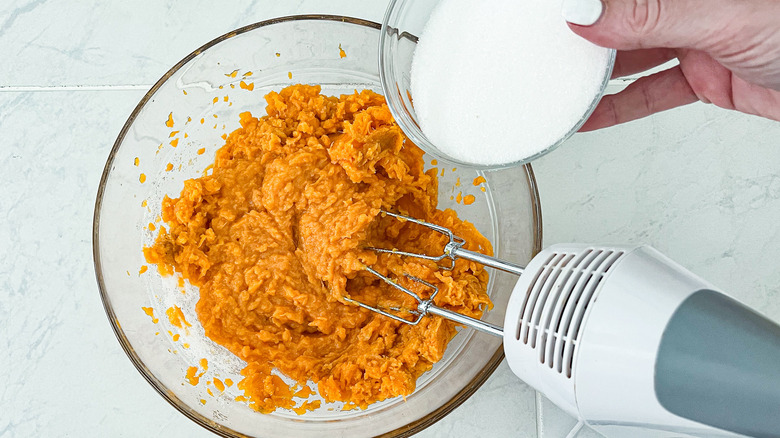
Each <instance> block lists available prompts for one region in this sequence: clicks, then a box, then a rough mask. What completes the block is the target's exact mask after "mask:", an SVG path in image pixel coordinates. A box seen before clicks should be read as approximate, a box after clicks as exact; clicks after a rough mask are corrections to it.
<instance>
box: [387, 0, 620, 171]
mask: <svg viewBox="0 0 780 438" xmlns="http://www.w3.org/2000/svg"><path fill="white" fill-rule="evenodd" d="M439 3H440V0H391V1H390V3H389V4H388V6H387V10H386V12H385V16H384V19H383V20H382V29H381V32H380V36H379V78H380V81H381V83H382V89H383V90H384V92H385V98H386V99H387V104H388V106H389V107H390V112H391V113H392V114H393V117H395V120H396V121H397V122H398V125H399V126H400V128H401V129H402V130H403V132H404V134H406V136H407V137H409V139H411V140H412V141H413V142H414V143H415V144H416V145H418V146H419V147H421V148H422V149H423V150H424V151H425V152H426V153H428V154H430V155H431V156H433V157H436V158H437V159H440V160H445V161H447V162H450V163H453V164H455V165H458V166H461V167H469V168H473V169H479V170H490V169H503V168H508V167H515V166H519V165H521V164H525V163H529V162H531V161H533V160H535V159H537V158H539V157H541V156H542V155H545V154H547V153H549V152H550V151H552V150H553V149H555V148H557V147H558V146H560V145H561V144H562V143H563V142H564V141H566V140H567V139H568V138H569V137H571V136H572V135H573V134H574V133H575V132H577V131H578V130H579V129H580V127H581V126H582V125H583V124H584V123H585V121H586V120H588V117H590V114H591V113H592V112H593V110H594V109H595V108H596V105H597V104H598V103H599V101H600V100H601V96H603V94H604V91H605V89H606V87H607V83H608V82H609V79H610V77H611V75H612V68H613V66H614V64H615V53H616V52H615V50H610V54H609V58H608V61H607V66H606V68H605V70H604V76H603V79H602V83H601V87H600V90H599V93H598V94H597V95H596V96H595V98H594V99H593V101H592V102H591V104H590V105H589V107H588V110H587V111H586V112H585V113H584V114H583V115H582V118H581V119H580V120H579V121H578V122H577V124H575V125H574V126H573V127H572V128H571V129H570V130H569V131H568V132H567V133H566V134H565V135H564V136H563V137H561V138H560V139H559V140H558V141H556V142H555V143H553V144H552V145H550V146H549V147H547V148H545V149H544V150H543V151H541V152H538V153H536V154H534V155H532V156H530V157H528V158H525V159H523V160H519V161H515V162H510V163H502V164H490V165H483V164H474V163H468V162H464V161H461V160H458V159H456V158H453V157H451V156H449V155H448V154H446V153H444V152H442V151H441V150H440V149H439V148H437V147H436V145H434V144H433V143H432V142H431V141H430V140H429V139H428V137H426V136H425V133H423V131H422V128H421V127H420V124H419V122H418V120H417V114H416V113H415V111H414V105H413V103H412V100H413V96H412V92H411V70H412V59H413V57H414V51H415V48H416V47H417V40H418V36H419V35H420V34H422V31H423V29H424V28H425V25H426V24H427V22H428V19H429V17H430V16H431V13H432V12H433V11H434V9H435V8H436V6H437V5H438V4H439Z"/></svg>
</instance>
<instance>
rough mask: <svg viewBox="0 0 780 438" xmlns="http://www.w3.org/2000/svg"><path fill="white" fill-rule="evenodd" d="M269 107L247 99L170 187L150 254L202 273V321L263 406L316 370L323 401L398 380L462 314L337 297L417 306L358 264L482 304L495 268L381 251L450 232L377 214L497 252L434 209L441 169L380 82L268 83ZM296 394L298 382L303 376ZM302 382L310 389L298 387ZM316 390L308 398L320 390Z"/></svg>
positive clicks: (369, 395)
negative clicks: (275, 87)
mask: <svg viewBox="0 0 780 438" xmlns="http://www.w3.org/2000/svg"><path fill="white" fill-rule="evenodd" d="M265 100H266V102H267V107H266V112H267V115H265V116H263V117H261V118H256V117H253V116H252V115H251V114H250V113H243V114H241V120H240V122H241V128H239V129H237V130H236V131H234V132H233V133H231V134H230V135H229V136H228V137H227V140H226V143H225V145H224V146H223V147H222V148H220V149H219V150H218V151H217V153H216V158H215V162H214V165H213V166H212V167H211V168H210V170H209V171H207V173H206V174H205V175H204V176H203V177H201V178H197V179H191V180H188V181H185V183H184V189H183V190H182V192H181V195H180V197H179V198H176V199H171V198H168V197H166V198H165V199H164V201H163V206H162V217H163V220H164V221H165V222H166V224H167V229H166V227H160V231H159V235H158V236H157V239H156V241H155V243H154V245H153V246H151V247H149V248H145V251H144V252H145V256H146V258H147V260H148V261H149V262H150V263H156V264H157V266H158V269H159V270H160V272H162V273H163V274H170V273H172V272H173V271H176V272H179V273H180V274H181V275H182V276H183V277H184V278H185V279H187V280H188V281H189V282H191V283H192V284H193V285H195V286H197V287H198V288H199V293H200V298H199V301H198V304H197V307H196V310H197V314H198V319H199V321H200V323H201V324H202V325H203V327H204V328H205V332H206V335H207V336H208V337H209V338H211V339H213V340H214V341H215V342H217V343H219V344H221V345H223V346H225V347H226V348H228V349H229V350H230V351H232V352H233V353H234V354H236V355H237V356H238V357H240V358H241V359H243V360H244V361H246V363H247V366H246V368H245V369H244V370H243V371H242V375H243V376H244V378H243V380H242V381H241V382H240V383H239V386H238V388H239V389H241V390H243V391H244V394H245V395H246V398H247V399H248V400H249V402H250V405H251V406H252V407H253V408H255V409H256V410H258V411H261V412H271V411H273V410H275V409H277V408H287V409H291V408H293V407H294V405H295V403H294V402H293V397H295V396H296V391H295V388H296V385H292V386H290V385H287V384H286V383H284V381H283V380H282V379H281V378H280V377H279V376H278V375H276V372H275V373H272V370H274V369H276V370H278V372H281V373H282V374H284V375H285V376H288V377H290V378H292V379H293V380H295V381H296V382H298V385H302V384H305V383H306V382H307V381H313V382H315V383H316V384H317V387H318V390H319V393H320V395H321V396H322V397H323V398H324V399H325V400H326V401H329V402H335V401H340V402H344V403H345V404H346V406H347V407H360V408H365V407H366V406H367V405H368V404H370V403H373V402H376V401H380V400H384V399H386V398H390V397H396V396H406V395H409V394H410V393H412V391H414V388H415V381H416V379H417V378H418V377H419V376H420V375H421V374H422V373H424V372H426V371H428V370H429V369H431V366H432V364H433V363H435V362H436V361H438V360H440V359H441V357H442V355H443V354H444V350H445V347H446V346H447V343H448V342H449V341H450V339H451V338H452V337H453V336H454V335H455V333H456V330H455V324H454V323H453V322H451V321H448V320H445V319H442V318H440V317H438V316H428V317H425V318H423V319H422V321H421V322H420V323H419V324H418V325H415V326H412V325H407V324H403V323H400V322H397V321H394V320H391V319H390V318H387V317H384V316H381V315H379V314H376V313H374V312H370V311H368V310H365V309H362V308H359V307H357V306H355V305H352V304H349V303H347V302H346V301H344V299H343V298H344V297H351V298H353V299H355V300H359V301H362V302H365V303H367V304H369V305H377V306H380V307H383V308H390V307H394V306H395V307H400V308H407V309H408V308H414V302H413V301H412V300H411V298H409V297H407V296H406V295H404V294H403V293H401V292H399V291H397V290H395V289H393V288H392V287H390V286H388V285H387V284H385V283H383V282H382V281H381V280H379V279H378V278H376V277H374V276H373V275H371V274H370V273H369V272H367V271H366V270H365V269H364V266H366V265H368V266H372V267H373V268H375V269H377V270H378V271H380V272H381V273H383V274H385V275H388V276H390V277H392V278H396V279H398V281H400V282H402V283H403V284H404V285H405V286H407V287H408V288H410V289H412V290H414V291H415V292H417V293H418V294H420V295H422V296H424V297H427V296H429V295H430V293H431V290H429V289H428V288H426V287H424V286H421V285H420V284H417V283H414V282H412V281H410V280H407V279H406V278H405V277H404V274H405V273H409V274H412V275H414V276H416V277H419V278H421V279H423V280H426V281H428V282H430V283H432V284H434V285H436V286H438V287H439V289H440V291H439V294H438V295H437V296H436V300H435V301H436V304H437V305H438V306H442V307H445V308H448V309H451V310H454V311H456V312H459V313H462V314H465V315H468V316H472V317H475V318H479V317H480V316H481V315H482V312H483V310H485V309H486V308H488V307H490V306H491V303H490V300H489V298H488V296H487V294H486V293H485V289H486V285H487V281H488V274H487V272H486V271H485V270H484V269H483V268H482V267H481V266H480V265H477V264H474V263H472V262H468V261H465V260H459V261H458V262H457V263H456V265H455V268H454V269H453V270H452V271H446V270H442V269H440V268H439V267H437V265H436V263H435V262H431V261H426V260H420V259H415V258H402V257H399V256H398V255H394V254H382V255H379V254H377V253H375V252H373V251H371V250H367V249H365V248H366V247H369V246H374V247H383V248H398V249H403V250H408V251H416V252H423V253H431V254H433V253H441V251H442V248H443V246H444V243H445V237H444V236H442V235H441V234H438V233H436V232H434V231H432V230H429V229H427V228H424V227H421V226H419V225H414V224H411V223H406V222H402V221H399V220H397V219H394V218H391V217H387V216H383V215H381V214H380V209H384V210H388V211H397V212H401V213H403V214H408V215H411V216H414V217H417V218H421V219H423V220H426V221H430V222H434V223H437V224H440V225H443V226H446V227H448V228H450V229H452V230H454V231H455V233H456V234H457V235H459V236H461V237H463V238H465V239H466V241H467V242H468V244H467V248H468V249H471V250H477V251H482V252H485V253H488V254H490V253H492V248H491V245H490V243H489V241H488V240H487V239H485V238H484V237H483V236H482V235H481V234H480V233H479V232H478V231H477V230H476V228H475V227H474V226H473V225H472V224H470V223H468V222H464V221H461V220H459V219H458V217H457V216H456V214H455V212H454V211H452V210H438V209H437V208H436V205H437V196H438V194H437V190H438V187H437V178H436V169H431V170H429V171H428V172H425V171H424V169H423V159H422V156H423V152H422V151H421V150H420V149H419V148H418V147H417V146H415V145H414V144H412V143H411V142H410V141H409V140H407V139H406V138H405V137H404V135H403V133H402V132H401V130H400V129H399V128H398V126H397V125H396V123H395V122H394V120H393V118H392V116H391V115H390V112H389V110H388V108H387V105H386V104H385V100H384V98H383V97H382V96H381V95H378V94H376V93H373V92H371V91H362V92H355V93H354V94H351V95H342V96H341V97H338V98H337V97H330V96H324V95H322V94H320V87H318V86H307V85H295V86H291V87H288V88H285V89H283V90H282V91H281V92H279V93H276V92H272V93H270V94H268V95H267V96H266V97H265ZM297 395H300V391H298V392H297ZM306 395H308V394H306ZM315 406H317V404H315Z"/></svg>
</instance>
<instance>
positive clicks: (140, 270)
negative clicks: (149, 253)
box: [138, 265, 149, 275]
mask: <svg viewBox="0 0 780 438" xmlns="http://www.w3.org/2000/svg"><path fill="white" fill-rule="evenodd" d="M147 269H149V267H148V266H146V265H143V266H141V269H139V270H138V275H141V274H143V273H144V272H146V270H147Z"/></svg>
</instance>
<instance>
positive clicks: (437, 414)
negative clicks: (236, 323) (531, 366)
mask: <svg viewBox="0 0 780 438" xmlns="http://www.w3.org/2000/svg"><path fill="white" fill-rule="evenodd" d="M305 20H321V21H338V22H344V23H350V24H355V25H359V26H366V27H370V28H374V29H377V30H380V29H381V28H382V26H381V25H380V24H379V23H376V22H373V21H370V20H364V19H361V18H354V17H347V16H341V15H320V14H307V15H288V16H282V17H277V18H273V19H270V20H265V21H260V22H257V23H254V24H250V25H247V26H244V27H241V28H238V29H235V30H233V31H230V32H228V33H226V34H223V35H221V36H219V37H217V38H215V39H213V40H211V41H209V42H207V43H206V44H204V45H202V46H201V47H199V48H197V49H195V50H194V51H193V52H191V53H190V54H189V55H187V56H185V57H184V58H183V59H182V60H181V61H179V62H178V63H176V64H175V65H174V66H173V67H171V69H170V70H168V71H167V72H166V73H165V74H164V75H163V76H162V77H161V78H160V79H159V80H158V81H157V82H155V84H154V85H153V86H152V87H151V88H150V89H149V91H147V92H146V94H145V95H144V96H143V97H142V98H141V100H140V101H139V102H138V105H136V107H135V108H134V109H133V112H132V113H131V114H130V116H129V117H128V118H127V121H126V122H125V124H124V125H123V126H122V129H121V130H120V132H119V134H118V135H117V139H116V140H115V141H114V145H113V146H112V148H111V152H110V153H109V155H108V158H107V159H106V165H105V166H104V168H103V173H102V175H101V178H100V184H99V185H98V191H97V196H96V200H95V209H94V212H93V218H92V260H93V264H94V268H95V276H96V279H97V283H98V289H99V291H100V299H101V301H102V302H103V308H104V309H105V311H106V316H107V317H108V321H109V323H110V324H111V328H112V330H113V331H114V335H116V338H117V340H118V341H119V344H120V345H121V347H122V349H123V350H124V351H125V353H126V354H127V357H128V358H129V359H130V361H131V362H132V363H133V365H134V366H135V368H136V369H137V370H138V372H139V373H141V375H142V376H143V377H144V379H146V381H147V382H149V384H150V385H151V386H152V387H153V388H154V389H155V391H157V393H158V394H160V396H162V397H163V399H165V400H166V401H167V402H168V403H169V404H170V405H171V406H173V407H174V408H176V410H178V411H179V412H181V413H182V414H184V415H185V416H186V417H187V418H189V419H190V420H192V421H194V422H195V423H197V424H198V425H200V426H202V427H203V428H205V429H207V430H209V431H210V432H212V433H215V434H217V435H219V436H223V437H227V438H233V437H242V438H243V437H245V438H251V437H250V436H248V435H245V434H242V433H240V432H237V431H235V430H232V429H230V428H227V427H225V426H223V425H221V424H219V423H216V422H215V421H213V420H211V419H209V418H206V417H204V416H203V415H201V414H199V413H198V412H196V411H193V410H192V409H190V408H189V407H188V406H187V404H185V403H184V402H182V401H181V400H179V399H178V398H177V397H176V396H174V395H173V393H172V392H170V391H168V390H167V388H166V386H165V384H163V383H162V382H161V381H160V380H159V379H157V377H155V376H154V374H153V373H152V372H151V371H150V370H149V369H148V368H147V367H146V366H145V365H144V363H143V361H142V360H141V359H140V358H139V357H138V355H137V354H136V353H135V351H134V349H133V347H132V345H131V344H130V341H129V340H128V339H127V337H126V336H125V334H124V332H123V331H122V329H121V328H120V327H119V324H118V322H117V319H116V315H115V313H114V310H113V308H112V306H111V300H110V298H109V297H108V293H107V287H106V284H105V281H104V279H103V270H102V267H101V263H100V233H99V231H100V212H101V208H102V204H103V194H104V192H105V188H106V183H107V181H108V177H109V175H110V173H111V167H112V165H113V162H114V158H115V157H116V155H117V152H118V151H119V148H120V147H121V145H122V142H123V140H124V138H125V136H126V135H127V133H128V131H129V129H130V127H131V126H132V124H133V122H134V121H135V119H136V118H137V117H138V115H139V113H140V112H141V110H142V109H143V108H144V106H145V105H146V103H147V102H148V101H149V100H150V99H151V98H152V96H154V94H155V93H156V92H157V90H159V89H160V87H162V85H163V84H164V83H165V82H166V81H167V80H168V79H169V78H170V77H171V76H173V74H174V73H176V72H177V71H178V70H179V69H180V68H181V67H183V66H184V65H186V64H187V63H188V62H190V61H191V60H192V59H193V58H195V57H196V56H198V55H199V54H200V53H202V52H204V51H205V50H207V49H209V48H210V47H212V46H215V45H217V44H219V43H221V42H223V41H225V40H227V39H229V38H232V37H234V36H236V35H239V34H242V33H246V32H249V31H252V30H254V29H258V28H261V27H264V26H269V25H273V24H277V23H282V22H289V21H305ZM380 38H381V37H380ZM380 45H381V43H380ZM380 50H381V49H380ZM380 72H381V69H380ZM523 169H524V170H523V171H524V173H525V177H526V180H527V182H528V187H529V191H530V198H531V200H532V205H531V209H532V211H531V215H532V220H533V224H532V226H533V244H532V246H533V254H536V253H538V252H539V251H541V249H542V208H541V203H540V200H539V191H538V188H537V184H536V178H535V177H534V173H533V169H532V168H531V165H530V164H525V165H524V166H523ZM503 359H504V350H503V348H498V349H497V350H496V352H495V353H494V354H493V356H492V357H491V358H490V360H489V361H488V363H487V364H486V365H485V367H484V368H483V369H482V370H481V372H480V373H479V374H478V375H477V376H476V377H475V378H474V379H473V380H472V381H471V382H469V383H468V384H467V385H466V386H464V387H463V389H461V391H459V392H458V393H457V394H456V395H455V396H454V397H453V398H452V399H450V400H449V401H448V402H447V403H445V404H443V405H442V406H440V407H439V408H438V409H436V410H434V411H433V412H431V413H430V414H428V415H427V416H425V417H423V418H421V419H419V420H416V421H414V422H412V423H409V424H407V425H406V426H403V427H400V428H398V429H396V430H393V431H390V432H388V433H385V434H383V435H379V436H380V437H408V436H411V435H414V434H415V433H418V432H420V431H421V430H423V429H425V428H427V427H428V426H430V425H432V424H434V423H435V422H437V421H439V420H440V419H442V418H444V416H446V415H447V414H448V413H450V412H451V411H452V410H454V409H455V408H457V407H458V406H460V405H461V404H462V403H463V402H464V401H466V400H467V399H468V398H469V397H470V396H471V395H472V394H474V392H476V390H477V389H479V388H480V387H481V386H482V384H483V383H485V381H486V380H487V379H488V377H490V375H491V374H493V371H495V370H496V368H498V365H499V364H500V363H501V361H502V360H503Z"/></svg>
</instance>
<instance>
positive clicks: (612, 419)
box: [347, 212, 780, 437]
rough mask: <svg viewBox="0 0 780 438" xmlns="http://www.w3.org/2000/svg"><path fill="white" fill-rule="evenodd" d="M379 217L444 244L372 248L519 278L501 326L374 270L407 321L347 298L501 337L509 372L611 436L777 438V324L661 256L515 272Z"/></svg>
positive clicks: (598, 256)
mask: <svg viewBox="0 0 780 438" xmlns="http://www.w3.org/2000/svg"><path fill="white" fill-rule="evenodd" d="M385 213H386V214H388V215H390V216H393V217H396V218H399V219H402V220H407V221H412V222H414V223H417V224H419V225H422V226H426V227H429V228H432V229H434V230H436V231H438V232H440V233H443V234H445V235H447V236H448V237H449V242H448V243H447V244H446V246H445V247H444V252H443V254H441V255H437V256H431V255H426V254H414V253H408V252H403V251H397V250H387V249H381V248H372V249H374V250H375V251H378V252H392V253H395V254H398V255H401V256H408V257H422V258H426V259H429V260H435V261H437V262H439V261H442V260H445V259H446V260H449V261H451V263H452V264H454V261H455V259H456V258H464V259H468V260H471V261H474V262H477V263H481V264H484V265H485V266H490V267H493V268H497V269H501V270H504V271H507V272H510V273H513V274H517V275H519V276H520V278H519V280H518V282H517V284H516V285H515V288H514V290H513V292H512V296H511V298H510V300H509V304H508V307H507V310H506V316H505V320H504V328H503V330H502V329H501V328H500V327H497V326H494V325H492V324H488V323H485V322H482V321H479V320H476V319H473V318H469V317H466V316H464V315H461V314H458V313H455V312H452V311H450V310H447V309H442V308H439V307H436V306H435V305H434V304H433V297H434V296H435V294H436V292H437V290H435V289H436V288H435V286H433V285H431V284H428V283H425V282H423V281H422V280H420V279H416V278H414V277H410V279H411V280H413V281H417V282H421V283H423V284H425V285H426V286H428V287H431V288H433V289H434V292H433V294H432V296H431V298H429V299H427V300H424V299H422V298H420V297H419V296H418V295H417V294H415V293H414V292H412V291H411V290H409V289H407V288H405V287H403V286H402V285H400V284H399V283H398V282H396V281H393V280H392V279H390V278H387V277H385V276H383V275H381V274H380V273H378V272H376V271H375V270H373V269H371V268H367V269H368V270H369V271H371V272H372V273H373V274H374V275H376V276H378V277H380V278H381V279H383V280H384V281H385V282H387V283H388V284H390V285H392V286H393V287H395V288H397V289H399V290H402V291H404V292H405V293H407V294H409V295H411V296H412V297H414V299H415V300H416V301H417V303H418V306H417V309H413V310H412V314H413V316H414V319H413V320H410V319H408V317H407V318H405V317H402V316H400V315H399V314H395V313H391V312H388V311H386V310H383V309H379V308H376V307H372V306H368V305H366V304H364V303H360V302H357V301H354V300H352V299H347V301H349V302H352V303H354V304H357V305H359V306H361V307H364V308H367V309H370V310H372V311H375V312H379V313H381V314H383V315H385V316H387V317H390V318H393V319H396V320H398V321H402V322H405V323H408V324H417V323H418V322H419V321H420V320H421V319H422V318H423V317H425V315H426V314H428V313H431V314H435V315H440V316H442V317H445V318H448V319H452V320H454V321H456V322H458V323H461V324H463V325H466V326H468V327H472V328H474V329H477V330H480V331H483V332H486V333H490V334H492V335H496V336H502V337H503V340H504V351H505V353H506V358H507V362H508V363H509V366H510V367H511V369H512V371H513V372H514V373H515V374H516V375H517V376H518V377H520V378H521V379H522V380H524V381H525V382H526V383H528V384H529V385H531V386H533V387H534V388H536V389H537V390H539V391H540V392H542V393H543V394H545V395H546V396H547V397H548V398H549V399H550V400H551V401H552V402H554V403H555V404H556V405H558V406H559V407H561V408H562V409H563V410H565V411H566V412H568V413H569V414H571V415H573V416H575V417H578V418H579V419H581V420H583V421H584V422H586V423H587V424H588V425H590V426H591V427H593V428H594V429H595V430H597V431H598V432H600V433H602V434H604V435H606V436H608V437H643V436H653V437H656V436H659V431H660V433H661V435H660V436H680V434H693V435H694V436H698V437H721V436H734V435H735V433H738V434H744V435H749V436H755V437H780V326H778V325H777V324H775V323H774V322H772V321H770V320H769V319H767V318H766V317H764V316H762V315H760V314H759V313H757V312H755V311H754V310H751V309H750V308H748V307H746V306H745V305H743V304H741V303H739V302H737V301H736V300H734V299H732V298H730V297H728V296H727V295H725V294H724V293H722V292H720V291H718V290H717V289H715V288H714V287H713V286H712V285H710V284H708V283H707V282H705V281H704V280H702V279H700V278H698V277H697V276H695V275H694V274H693V273H691V272H689V271H687V270H685V269H684V268H683V267H681V266H679V265H678V264H676V263H675V262H673V261H671V260H670V259H668V258H666V257H665V256H663V255H662V254H660V253H659V252H658V251H656V250H654V249H652V248H650V247H647V246H640V247H628V246H598V245H597V246H591V245H582V244H561V245H554V246H551V247H549V248H547V249H544V250H542V251H541V252H540V253H539V254H537V255H536V256H535V257H534V258H533V259H532V260H531V261H530V263H529V264H528V266H526V267H525V268H522V267H520V266H518V265H515V264H512V263H507V262H504V261H501V260H498V259H495V258H493V257H488V256H485V255H483V254H479V253H475V252H472V251H468V250H466V249H464V248H463V245H464V244H465V241H464V240H463V239H460V238H458V237H457V236H455V235H454V234H453V233H452V231H451V230H449V229H447V228H444V227H440V226H438V225H435V224H431V223H427V222H423V221H420V220H417V219H414V218H411V217H407V216H402V215H399V214H395V213H389V212H385ZM451 266H452V265H451ZM451 266H450V267H451ZM443 268H444V269H447V268H448V267H447V266H444V267H443ZM649 429H650V430H654V431H652V432H651V431H650V430H649Z"/></svg>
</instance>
